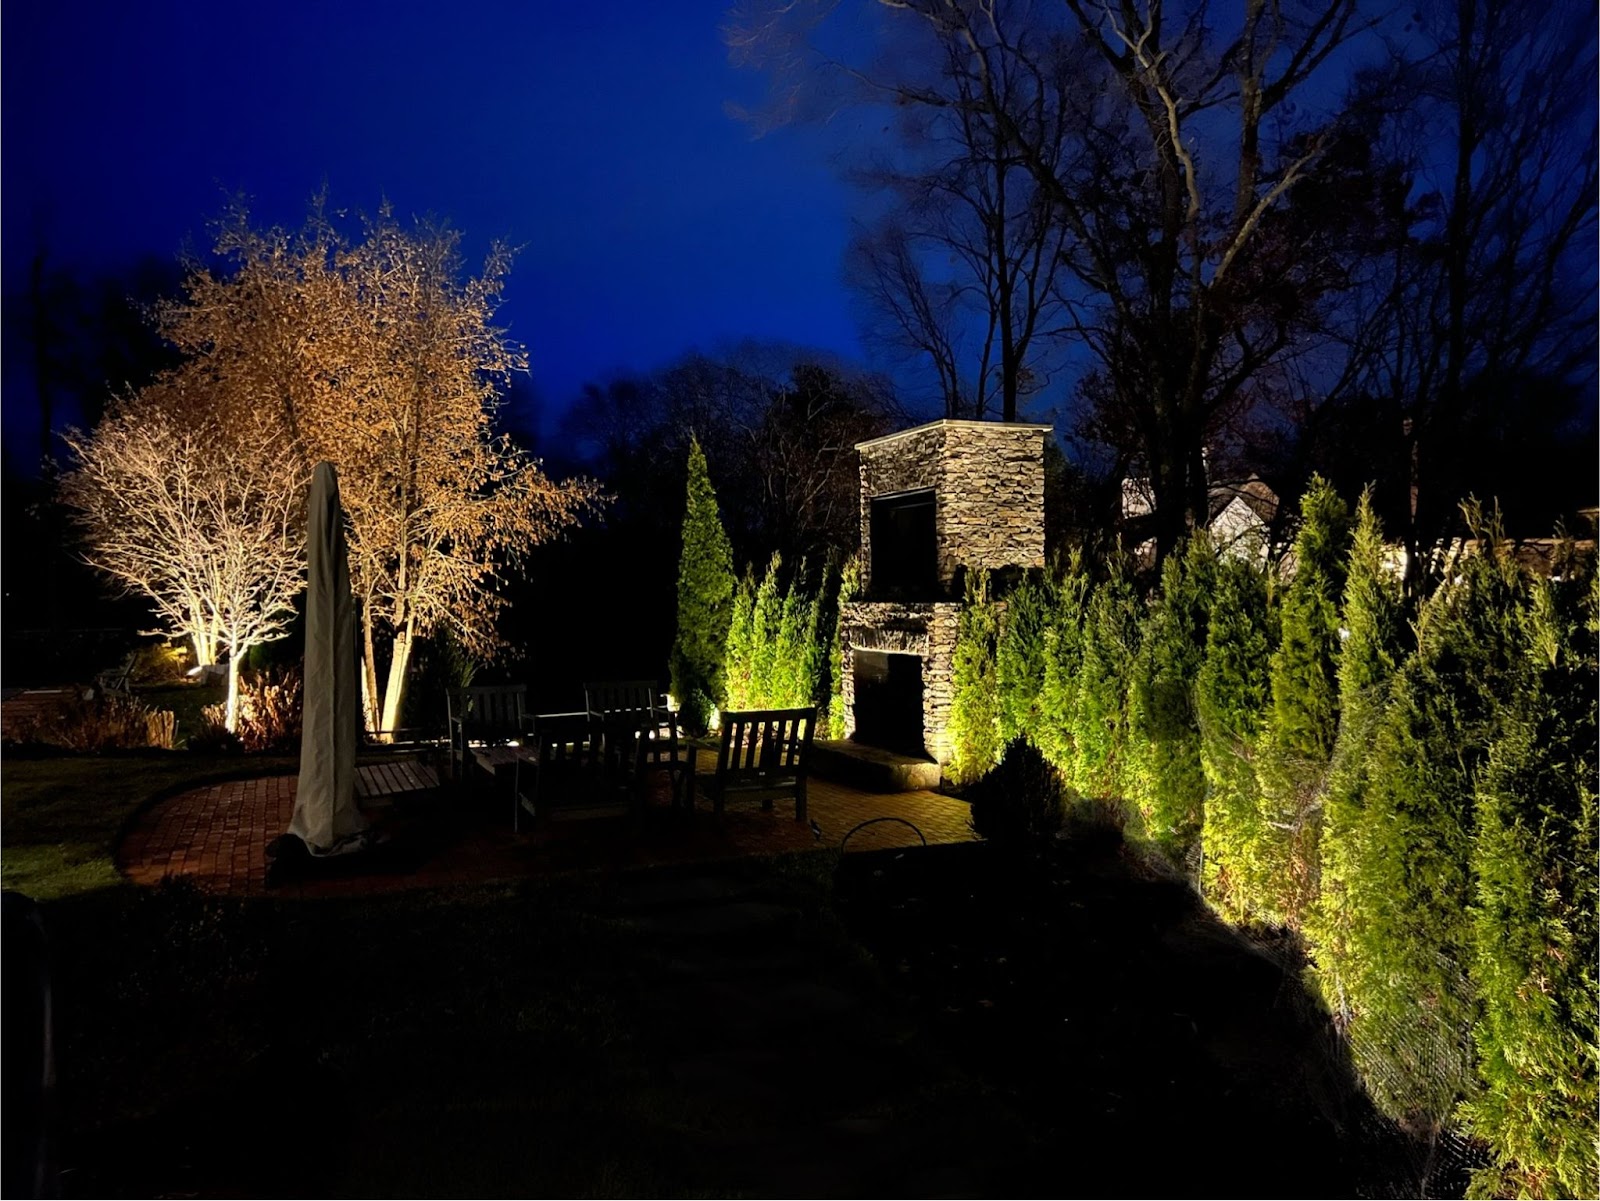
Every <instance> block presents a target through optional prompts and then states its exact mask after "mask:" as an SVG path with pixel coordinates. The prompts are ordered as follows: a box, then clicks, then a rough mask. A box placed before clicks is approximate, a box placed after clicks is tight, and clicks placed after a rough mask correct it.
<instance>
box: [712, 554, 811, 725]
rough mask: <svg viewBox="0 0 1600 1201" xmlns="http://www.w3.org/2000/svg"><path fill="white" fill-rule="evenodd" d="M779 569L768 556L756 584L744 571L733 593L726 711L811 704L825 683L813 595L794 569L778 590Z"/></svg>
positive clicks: (779, 564)
mask: <svg viewBox="0 0 1600 1201" xmlns="http://www.w3.org/2000/svg"><path fill="white" fill-rule="evenodd" d="M782 568H783V563H782V560H781V559H780V558H779V557H778V556H777V555H773V557H772V561H771V563H769V564H768V566H767V571H766V574H765V575H763V576H762V577H761V582H760V584H756V583H755V581H754V580H753V579H752V578H751V577H750V576H748V575H747V576H746V577H745V580H744V583H743V584H742V585H741V586H740V589H739V592H738V594H737V596H736V597H735V600H734V620H733V622H732V624H731V626H730V628H729V634H728V660H727V669H726V670H727V678H728V681H729V689H728V697H729V703H728V707H729V708H730V709H792V708H801V707H804V706H808V705H814V704H816V703H817V700H818V694H819V691H820V690H821V689H822V688H823V687H825V681H824V680H823V675H822V673H823V671H824V669H825V664H826V659H825V656H826V647H825V646H824V645H823V644H822V642H821V641H820V638H819V635H818V628H817V627H818V615H817V609H818V604H817V598H816V597H815V596H813V595H812V594H811V593H810V592H809V591H808V590H807V589H806V585H805V579H804V577H803V576H802V575H801V574H798V573H797V574H796V575H795V577H794V579H793V580H791V581H790V584H789V587H788V589H787V590H784V589H781V588H780V587H779V581H780V579H781V577H782Z"/></svg>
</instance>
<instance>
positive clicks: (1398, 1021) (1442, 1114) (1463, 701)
mask: <svg viewBox="0 0 1600 1201" xmlns="http://www.w3.org/2000/svg"><path fill="white" fill-rule="evenodd" d="M1475 525H1477V526H1478V527H1479V538H1480V545H1481V546H1482V547H1483V549H1482V552H1481V553H1479V554H1476V555H1473V556H1472V557H1470V558H1468V559H1467V560H1466V561H1465V562H1464V563H1463V564H1462V566H1461V570H1460V575H1459V577H1458V578H1457V579H1456V580H1454V581H1446V582H1445V583H1444V584H1443V585H1441V586H1440V588H1439V590H1438V591H1437V592H1436V593H1435V594H1434V595H1433V596H1432V597H1430V598H1429V599H1428V601H1427V603H1426V604H1425V605H1424V606H1423V608H1422V612H1421V614H1420V615H1419V619H1418V630H1417V652H1416V654H1415V655H1413V656H1412V657H1411V658H1410V659H1409V660H1407V662H1406V663H1405V665H1404V666H1403V667H1401V669H1400V671H1399V673H1398V674H1397V675H1396V676H1395V680H1394V685H1393V687H1392V689H1391V691H1390V693H1389V699H1388V705H1387V709H1386V712H1385V713H1384V716H1383V719H1382V721H1381V722H1380V725H1379V729H1378V734H1377V738H1376V740H1375V742H1374V746H1373V752H1372V755H1371V760H1370V767H1369V777H1368V786H1367V794H1366V817H1365V822H1364V826H1365V829H1366V839H1365V842H1366V845H1365V847H1364V848H1363V852H1362V854H1361V856H1360V859H1359V862H1358V864H1357V865H1356V867H1355V870H1353V871H1352V872H1351V873H1350V875H1349V878H1348V879H1347V881H1346V884H1345V890H1346V893H1347V896H1348V900H1347V905H1348V908H1349V910H1350V911H1351V912H1352V913H1353V914H1354V915H1356V920H1354V921H1351V922H1349V923H1348V924H1347V928H1346V930H1345V939H1346V946H1347V954H1346V955H1345V962H1344V967H1343V971H1344V974H1343V977H1342V984H1343V989H1344V996H1345V999H1346V1002H1347V1004H1348V1006H1349V1010H1350V1013H1351V1025H1350V1038H1351V1048H1352V1051H1353V1052H1354V1055H1355V1060H1356V1065H1357V1067H1358V1068H1359V1069H1360V1070H1361V1073H1362V1076H1363V1078H1364V1079H1365V1081H1366V1083H1367V1088H1368V1091H1369V1092H1370V1093H1371V1094H1372V1096H1373V1098H1374V1100H1376V1101H1377V1102H1378V1104H1379V1106H1380V1107H1382V1108H1383V1109H1384V1110H1385V1111H1386V1112H1388V1113H1390V1114H1391V1115H1394V1116H1396V1117H1402V1118H1405V1119H1407V1120H1409V1121H1411V1122H1413V1123H1416V1124H1419V1125H1424V1126H1435V1127H1436V1126H1438V1125H1440V1124H1442V1123H1443V1122H1444V1121H1445V1120H1446V1119H1447V1118H1448V1117H1449V1115H1450V1114H1451V1112H1452V1110H1453V1109H1454V1108H1455V1105H1456V1101H1457V1100H1458V1099H1459V1098H1461V1097H1462V1096H1464V1095H1465V1094H1466V1093H1467V1091H1468V1089H1469V1088H1470V1086H1471V1084H1472V1080H1473V1047H1472V1026H1473V1019H1474V1009H1475V997H1474V995H1473V990H1472V987H1471V983H1470V981H1469V979H1468V975H1467V973H1468V970H1469V968H1470V966H1471V964H1472V960H1473V949H1474V948H1473V937H1472V935H1473V928H1472V921H1471V918H1470V917H1469V907H1470V906H1471V905H1472V903H1473V902H1474V900H1475V899H1476V897H1475V892H1474V889H1473V887H1472V876H1471V867H1472V855H1473V845H1472V844H1473V832H1474V813H1473V810H1474V786H1475V777H1476V774H1477V772H1478V770H1479V769H1480V767H1481V766H1482V765H1483V764H1484V762H1485V760H1486V758H1487V755H1488V750H1489V747H1490V745H1491V744H1492V742H1493V741H1494V740H1495V737H1496V735H1497V733H1498V730H1497V723H1498V721H1499V719H1500V717H1501V714H1502V706H1503V704H1504V702H1505V701H1506V700H1507V699H1508V698H1509V696H1510V695H1511V690H1512V689H1513V688H1514V686H1515V680H1514V676H1513V670H1512V669H1513V666H1514V665H1515V664H1518V663H1520V662H1521V661H1522V659H1523V657H1524V655H1525V650H1524V641H1525V637H1524V625H1523V620H1522V613H1521V609H1522V605H1523V592H1524V586H1523V580H1522V578H1521V575H1520V573H1519V572H1518V570H1517V568H1516V566H1515V564H1514V563H1513V562H1511V561H1510V559H1509V556H1508V555H1507V554H1506V553H1505V550H1504V546H1503V543H1502V539H1501V538H1500V535H1499V530H1498V524H1497V523H1495V524H1491V525H1488V526H1487V527H1484V526H1483V523H1481V522H1476V521H1475Z"/></svg>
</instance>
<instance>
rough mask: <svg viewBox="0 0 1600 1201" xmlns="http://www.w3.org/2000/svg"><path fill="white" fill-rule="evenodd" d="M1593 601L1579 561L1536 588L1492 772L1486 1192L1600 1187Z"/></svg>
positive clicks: (1472, 1112) (1480, 1129)
mask: <svg viewBox="0 0 1600 1201" xmlns="http://www.w3.org/2000/svg"><path fill="white" fill-rule="evenodd" d="M1594 595H1595V594H1594V582H1593V578H1592V577H1591V578H1590V579H1588V580H1585V579H1583V578H1581V576H1580V575H1579V573H1576V572H1572V571H1568V572H1567V573H1565V578H1564V579H1562V580H1559V581H1553V582H1548V583H1544V584H1542V585H1541V586H1539V587H1538V589H1537V590H1536V592H1535V594H1534V598H1533V601H1534V603H1533V605H1532V607H1531V611H1530V613H1529V616H1528V638H1527V651H1528V654H1527V658H1526V660H1525V663H1524V665H1523V671H1522V672H1521V673H1520V679H1519V680H1518V682H1517V685H1516V689H1515V692H1514V695H1513V697H1512V699H1511V702H1510V704H1509V705H1508V706H1507V709H1508V712H1507V714H1506V720H1505V722H1504V723H1503V727H1502V732H1501V734H1500V737H1499V738H1498V739H1497V740H1496V742H1495V744H1494V746H1493V748H1492V749H1491V750H1490V752H1489V755H1488V759H1487V762H1486V764H1485V767H1484V770H1483V771H1482V772H1481V773H1480V775H1479V778H1478V786H1477V790H1476V819H1477V841H1476V843H1475V845H1474V847H1473V850H1472V866H1473V874H1474V876H1475V878H1476V885H1475V894H1476V896H1475V903H1474V906H1473V911H1472V924H1473V933H1474V952H1475V953H1474V956H1473V961H1472V978H1473V983H1474V984H1475V986H1476V989H1477V993H1478V997H1479V1001H1480V1009H1479V1014H1480V1016H1479V1019H1478V1022H1477V1025H1476V1027H1475V1028H1474V1031H1473V1037H1474V1041H1475V1043H1476V1048H1477V1053H1478V1077H1479V1088H1478V1090H1477V1093H1476V1095H1475V1096H1474V1097H1473V1098H1472V1099H1471V1100H1470V1101H1469V1102H1468V1103H1467V1104H1466V1105H1465V1106H1464V1107H1463V1110H1462V1114H1463V1116H1464V1117H1465V1118H1466V1120H1467V1123H1468V1126H1469V1128H1470V1129H1471V1130H1472V1132H1473V1133H1474V1134H1475V1135H1476V1136H1477V1137H1479V1138H1481V1139H1483V1140H1484V1141H1485V1142H1486V1143H1488V1145H1489V1148H1490V1150H1491V1151H1492V1153H1493V1154H1494V1157H1495V1163H1494V1164H1493V1166H1492V1167H1490V1168H1489V1169H1488V1170H1486V1171H1484V1172H1482V1173H1480V1174H1479V1175H1478V1177H1477V1178H1476V1179H1475V1180H1474V1181H1473V1188H1472V1192H1473V1193H1474V1194H1476V1195H1478V1196H1485V1197H1504V1196H1532V1197H1593V1196H1597V1195H1600V1164H1597V1161H1596V1140H1595V1114H1596V1110H1597V1106H1600V1091H1597V1088H1596V1064H1597V1060H1600V1046H1597V1045H1596V1038H1597V1033H1596V1032H1597V1028H1600V1008H1597V1004H1596V998H1597V987H1600V980H1597V978H1596V963H1595V957H1596V947H1597V944H1600V928H1597V912H1600V887H1597V884H1596V864H1597V855H1600V846H1597V844H1596V809H1595V778H1596V771H1597V770H1600V763H1597V753H1596V742H1597V737H1600V735H1597V731H1596V722H1595V673H1596V670H1597V667H1600V664H1597V662H1596V654H1595V633H1596V622H1595V611H1594V609H1593V607H1592V604H1593V599H1594ZM1585 600H1588V601H1589V602H1590V604H1589V612H1588V613H1587V614H1586V613H1584V611H1583V609H1584V608H1585V605H1584V601H1585Z"/></svg>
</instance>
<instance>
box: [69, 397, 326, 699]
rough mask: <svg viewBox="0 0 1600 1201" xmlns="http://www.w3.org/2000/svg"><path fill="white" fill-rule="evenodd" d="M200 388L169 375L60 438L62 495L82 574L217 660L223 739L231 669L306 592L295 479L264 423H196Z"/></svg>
mask: <svg viewBox="0 0 1600 1201" xmlns="http://www.w3.org/2000/svg"><path fill="white" fill-rule="evenodd" d="M205 383H206V381H203V380H197V379H195V378H194V377H193V375H192V374H190V373H185V372H183V371H181V370H180V371H179V372H176V373H174V374H172V375H170V376H168V377H167V378H165V379H164V380H162V381H160V382H159V383H157V384H154V385H151V386H150V387H149V388H146V389H145V390H144V392H143V393H141V394H139V395H138V396H137V397H134V398H131V399H128V400H125V401H123V402H121V403H119V404H117V405H116V406H115V407H113V409H112V411H111V412H110V413H108V414H107V416H106V417H105V418H104V419H103V420H102V421H101V422H100V424H99V425H98V426H96V427H95V428H94V430H93V431H92V432H90V433H87V434H86V433H83V432H81V431H78V430H69V431H68V432H67V434H66V436H65V437H66V442H67V445H68V447H69V448H70V449H71V452H72V455H73V465H72V468H71V470H70V472H69V473H68V474H67V475H66V476H65V477H64V478H63V479H62V482H61V495H62V499H63V500H64V501H65V502H66V504H67V505H68V506H70V507H71V509H72V510H73V511H74V513H75V515H76V519H77V523H78V526H79V529H80V531H81V533H82V536H83V543H84V558H85V559H86V560H87V561H88V563H89V564H90V565H91V566H93V567H96V568H98V569H100V570H101V571H103V572H105V573H106V574H107V575H109V576H111V577H112V578H113V579H115V580H116V581H117V582H118V583H119V584H121V586H122V587H123V588H124V589H125V590H126V591H128V592H130V593H137V594H140V595H143V596H145V597H147V598H148V599H149V600H150V602H151V604H152V605H153V606H154V607H155V611H156V613H157V614H158V616H159V617H160V618H161V620H162V621H163V623H164V624H165V626H166V631H167V632H168V633H170V634H172V635H175V636H181V637H186V638H188V639H189V640H190V641H191V642H192V643H193V644H194V649H195V657H196V659H197V661H198V662H199V663H201V664H211V663H216V662H217V661H218V660H219V659H221V658H223V657H226V659H227V666H228V702H227V707H226V724H227V727H228V729H229V730H232V729H234V728H235V727H236V726H237V724H238V716H239V665H240V664H241V663H242V662H243V660H244V656H245V655H246V653H248V651H249V650H250V648H251V647H253V646H257V645H260V644H261V643H265V642H271V641H273V640H275V639H278V638H282V637H283V636H284V634H285V632H286V631H287V629H288V625H289V622H290V621H291V620H292V619H293V617H294V598H295V597H296V596H297V595H298V594H299V593H300V591H301V589H302V588H304V587H305V531H304V529H303V528H302V525H301V520H300V513H301V510H302V508H303V504H304V492H305V473H304V471H303V469H302V466H301V464H300V462H299V459H298V457H297V456H296V455H294V454H293V453H292V452H291V450H290V448H289V447H287V446H286V445H285V444H284V443H283V442H282V441H281V440H277V439H274V438H272V437H270V436H268V433H269V431H268V428H267V427H266V426H265V425H263V424H262V423H260V422H258V421H249V420H243V421H239V420H229V421H218V420H208V419H206V418H205V417H204V416H203V415H204V414H205V413H206V412H207V408H206V405H205V404H204V395H203V393H202V394H201V395H196V393H195V391H194V389H195V388H196V386H199V387H201V388H203V387H204V385H205Z"/></svg>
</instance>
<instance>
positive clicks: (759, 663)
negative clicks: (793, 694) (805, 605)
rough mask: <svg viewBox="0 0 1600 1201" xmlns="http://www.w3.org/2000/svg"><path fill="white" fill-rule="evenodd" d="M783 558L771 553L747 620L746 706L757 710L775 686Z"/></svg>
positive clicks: (780, 624)
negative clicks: (747, 673)
mask: <svg viewBox="0 0 1600 1201" xmlns="http://www.w3.org/2000/svg"><path fill="white" fill-rule="evenodd" d="M782 569H783V559H782V557H781V556H780V555H778V554H776V553H774V554H773V556H772V561H771V562H770V563H768V564H767V571H766V574H765V575H763V576H762V577H761V582H760V583H759V584H757V585H756V597H755V604H754V605H753V607H752V610H751V617H750V707H751V708H754V709H760V708H762V707H764V706H765V705H766V703H767V699H768V698H769V697H771V696H772V694H773V692H774V691H775V689H776V688H777V686H778V683H779V681H778V630H779V627H781V626H782V624H783V592H782V591H781V590H780V589H779V587H778V575H779V573H780V572H781V571H782Z"/></svg>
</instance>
